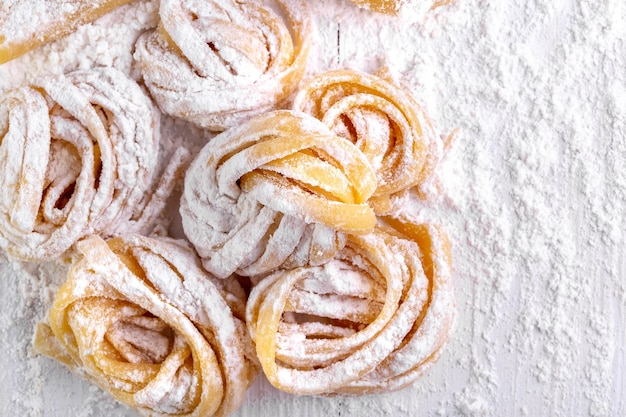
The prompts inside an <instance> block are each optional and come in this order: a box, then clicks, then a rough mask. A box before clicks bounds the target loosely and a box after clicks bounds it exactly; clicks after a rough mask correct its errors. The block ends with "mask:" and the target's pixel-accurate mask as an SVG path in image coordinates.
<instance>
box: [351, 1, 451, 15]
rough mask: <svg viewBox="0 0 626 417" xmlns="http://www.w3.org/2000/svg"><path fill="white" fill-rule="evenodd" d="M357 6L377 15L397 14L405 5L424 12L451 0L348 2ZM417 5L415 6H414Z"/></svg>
mask: <svg viewBox="0 0 626 417" xmlns="http://www.w3.org/2000/svg"><path fill="white" fill-rule="evenodd" d="M350 1H351V2H352V3H354V4H356V5H357V6H359V7H361V8H364V9H368V10H372V11H375V12H378V13H386V14H392V15H394V14H397V13H398V12H399V11H400V9H401V8H402V7H403V6H404V5H405V4H407V3H411V5H412V6H413V7H420V8H421V9H425V11H428V10H433V9H436V8H437V7H440V6H445V5H446V4H450V3H451V2H452V0H434V1H433V0H429V1H425V0H414V1H410V2H407V1H406V0H350ZM415 3H417V4H415Z"/></svg>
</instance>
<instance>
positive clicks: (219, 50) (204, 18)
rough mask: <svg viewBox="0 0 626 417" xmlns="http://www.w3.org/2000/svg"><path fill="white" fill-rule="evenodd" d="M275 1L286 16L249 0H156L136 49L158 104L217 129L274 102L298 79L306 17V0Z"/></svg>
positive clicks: (272, 106)
mask: <svg viewBox="0 0 626 417" xmlns="http://www.w3.org/2000/svg"><path fill="white" fill-rule="evenodd" d="M272 3H273V4H275V5H277V6H279V7H280V9H281V10H282V12H283V14H284V16H285V20H283V19H281V17H279V15H278V14H277V13H275V12H274V11H272V9H270V8H266V7H264V6H263V5H262V2H257V1H252V0H249V1H247V0H244V1H235V0H226V1H219V2H218V1H203V2H198V1H191V0H161V5H160V10H159V14H160V17H161V23H160V25H159V28H158V29H157V30H155V31H152V32H149V33H146V34H144V35H143V36H142V37H140V38H139V40H138V42H137V45H136V53H135V58H136V60H137V62H138V65H139V68H140V70H141V72H142V74H143V78H144V80H145V83H146V85H147V86H148V88H149V90H150V92H151V93H152V96H153V97H154V99H155V100H156V101H157V103H158V105H159V107H160V108H161V110H163V111H164V112H165V113H167V114H170V115H173V116H177V117H180V118H182V119H185V120H188V121H190V122H193V123H195V124H197V125H199V126H201V127H204V128H207V129H210V130H214V131H222V130H225V129H227V128H229V127H232V126H235V125H238V124H240V123H242V122H244V121H246V120H248V119H250V118H251V117H253V116H255V115H258V114H261V113H264V112H267V111H270V110H274V109H277V108H279V107H280V106H281V105H282V103H283V102H284V101H285V99H286V98H287V97H288V96H289V95H290V94H291V92H292V91H293V90H294V89H295V88H296V86H297V84H298V83H299V81H300V79H301V78H302V75H303V72H304V69H305V64H306V57H307V55H308V52H309V48H310V39H311V36H310V32H311V23H310V21H309V18H308V16H307V13H306V7H305V6H306V4H305V2H304V1H301V0H294V1H291V0H289V1H282V0H276V1H273V2H272Z"/></svg>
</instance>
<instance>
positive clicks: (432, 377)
mask: <svg viewBox="0 0 626 417" xmlns="http://www.w3.org/2000/svg"><path fill="white" fill-rule="evenodd" d="M416 1H417V0H416ZM308 3H309V5H310V6H311V10H312V12H313V13H314V22H315V24H316V29H315V31H316V39H315V40H314V46H313V48H312V51H311V57H310V61H309V64H308V73H309V75H314V74H317V73H319V72H321V71H324V70H326V69H331V68H342V67H350V68H354V69H360V70H366V71H372V72H373V71H375V70H377V69H378V67H379V66H381V65H388V66H390V67H391V70H392V72H393V73H394V74H395V75H396V76H397V77H398V78H400V79H403V80H404V82H405V83H407V85H408V86H409V88H410V89H411V91H412V92H413V94H414V96H415V98H416V99H417V100H418V101H419V102H420V103H421V104H422V105H423V106H424V108H425V110H426V112H427V113H428V114H429V116H430V117H431V118H432V120H433V123H434V124H435V127H436V129H437V130H438V131H439V132H440V133H442V134H448V133H449V132H451V131H452V130H453V129H454V128H457V127H458V128H460V135H459V136H458V137H457V139H456V140H455V142H454V143H453V145H452V148H451V150H450V152H449V153H448V155H447V157H446V159H445V160H444V161H443V162H442V164H441V165H440V166H439V168H438V170H439V177H440V179H441V182H442V184H443V193H442V195H441V197H440V199H439V201H438V202H437V203H436V204H432V205H430V206H422V205H417V204H414V205H413V206H412V207H411V210H414V211H416V212H418V213H419V214H418V217H419V218H420V219H423V220H425V221H438V222H440V223H442V224H443V225H444V227H445V228H446V229H447V230H448V232H449V234H450V238H451V241H452V244H453V247H452V254H453V261H454V284H455V287H456V299H457V308H458V314H457V321H456V328H455V332H454V333H453V335H452V339H451V341H450V343H449V344H448V346H447V348H446V349H445V351H444V353H443V355H442V357H441V359H440V360H439V362H438V363H437V364H436V365H435V366H434V367H433V368H432V369H431V370H430V371H429V372H428V374H427V375H426V376H425V377H423V378H422V379H421V380H419V381H418V382H417V384H416V385H415V387H413V388H409V389H406V390H403V391H400V392H397V393H393V394H388V395H382V396H369V397H355V398H344V397H335V398H317V397H306V396H303V397H294V396H290V395H287V394H283V393H279V392H277V391H276V390H275V389H274V388H272V387H271V386H270V385H269V384H268V383H267V382H266V381H265V380H264V379H263V378H262V377H259V378H258V380H257V382H256V383H255V385H254V386H253V388H252V389H251V390H250V391H249V392H248V395H247V399H246V401H245V402H244V405H243V407H242V409H241V410H240V411H239V412H237V413H235V415H239V416H256V417H260V416H272V417H277V416H280V417H282V416H291V415H298V416H303V417H306V416H319V415H328V416H332V415H341V416H365V415H367V416H381V415H383V416H384V415H387V416H567V417H571V416H594V417H599V416H613V417H617V416H624V415H626V352H625V350H624V349H625V347H626V330H625V327H626V326H625V322H626V257H625V256H624V255H625V254H626V249H625V247H626V238H625V236H626V233H625V229H626V26H625V23H624V22H626V3H624V2H623V1H621V0H605V1H596V0H576V1H575V0H550V1H546V0H534V1H532V0H525V1H514V0H500V1H489V0H457V1H456V3H454V4H453V5H451V6H446V7H441V8H439V9H437V10H436V11H435V12H434V13H432V14H430V15H428V16H426V17H425V19H420V18H418V17H416V16H411V14H410V13H405V14H404V16H405V17H404V20H400V19H399V18H397V17H387V16H380V15H374V14H372V13H371V12H367V11H363V10H359V9H357V8H356V7H355V6H354V5H353V4H352V3H351V2H349V1H347V0H321V1H316V2H313V1H309V2H308ZM409 5H410V2H409ZM407 16H411V17H410V18H409V17H407ZM418 20H419V22H418ZM155 22H156V2H155V1H148V0H143V1H136V2H133V3H131V4H130V5H127V6H124V7H123V8H122V9H121V10H119V11H118V12H115V13H113V14H112V15H108V16H105V17H104V18H102V19H100V20H99V21H97V22H96V23H95V24H93V25H88V26H84V27H81V28H80V29H79V30H78V31H77V32H76V33H75V34H74V35H71V36H70V37H68V38H66V39H63V40H60V41H58V42H56V43H54V44H51V45H47V46H44V47H42V48H40V49H38V50H36V51H33V52H31V53H29V54H27V55H25V56H23V57H21V58H19V59H18V60H15V61H11V62H9V63H7V64H4V65H1V66H0V91H2V90H5V89H7V88H10V87H14V86H17V85H19V84H20V83H22V82H23V81H24V80H27V79H29V78H31V77H33V76H36V75H40V74H43V73H46V72H49V71H51V72H63V71H69V70H72V69H76V68H87V67H89V66H91V65H94V64H95V65H113V66H116V67H118V68H119V69H122V70H123V71H126V72H129V73H130V74H131V75H133V76H134V77H135V78H138V73H137V71H136V70H135V68H134V67H133V63H132V62H133V61H132V50H131V49H130V47H131V46H132V44H133V42H134V39H136V37H137V35H138V33H139V31H141V30H145V29H147V28H149V27H152V26H153V25H154V24H155ZM162 127H163V131H164V138H163V146H164V147H168V146H169V147H170V149H171V148H173V147H175V146H177V145H178V144H180V143H181V142H182V141H183V140H184V141H185V142H186V143H187V145H188V146H189V147H190V148H191V149H192V150H196V151H197V149H198V148H199V146H200V145H201V142H202V140H206V138H204V139H203V138H202V137H201V135H198V130H197V129H195V128H192V127H190V126H188V125H186V124H185V123H182V122H178V121H174V120H172V119H165V120H164V121H163V125H162ZM62 274H63V267H61V266H57V265H52V264H41V265H38V264H18V263H15V262H10V261H8V260H7V259H6V258H4V257H2V261H1V264H0V350H1V351H2V354H1V355H0V370H1V371H0V384H1V385H2V387H3V389H2V390H0V415H3V416H5V415H6V416H29V417H30V416H33V417H39V416H46V417H60V416H67V415H72V416H76V417H102V416H111V415H115V416H134V415H135V414H134V413H133V412H132V411H130V410H128V409H127V408H126V407H125V406H122V405H119V404H116V403H115V402H114V401H113V400H111V399H110V398H109V397H108V396H107V395H106V394H104V393H103V392H101V391H100V390H99V389H97V388H94V387H93V386H91V385H89V384H88V383H87V382H83V381H82V380H80V379H79V378H77V377H75V376H73V375H71V374H70V373H69V372H68V371H67V370H66V369H65V368H63V367H62V366H61V365H59V364H57V363H55V362H53V361H52V360H50V359H48V358H45V357H41V356H37V355H34V354H33V353H32V349H31V344H32V336H33V332H34V328H35V324H36V323H37V322H38V321H39V320H41V319H42V318H44V315H45V312H46V310H47V308H48V306H49V305H50V303H51V302H52V299H53V296H54V291H55V289H56V288H57V287H58V286H59V285H60V283H61V281H62V280H63V278H62Z"/></svg>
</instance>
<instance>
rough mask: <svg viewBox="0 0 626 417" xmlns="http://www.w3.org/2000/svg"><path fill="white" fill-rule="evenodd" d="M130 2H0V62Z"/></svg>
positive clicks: (105, 0) (61, 35)
mask: <svg viewBox="0 0 626 417" xmlns="http://www.w3.org/2000/svg"><path fill="white" fill-rule="evenodd" d="M130 1H131V0H91V1H72V2H67V1H64V2H59V1H49V0H46V1H44V0H41V1H38V2H35V1H10V2H9V1H4V0H3V1H0V64H3V63H4V62H7V61H9V60H11V59H14V58H17V57H19V56H20V55H23V54H25V53H26V52H28V51H30V50H32V49H35V48H37V47H39V46H41V45H43V44H45V43H46V42H51V41H54V40H56V39H59V38H61V37H63V36H65V35H68V34H69V33H71V32H73V31H74V30H76V29H77V28H78V27H79V26H80V25H82V24H85V23H89V22H92V21H94V20H96V19H97V18H99V17H100V16H102V15H104V14H106V13H108V12H110V11H112V10H114V9H115V8H117V7H120V6H122V5H124V4H126V3H129V2H130Z"/></svg>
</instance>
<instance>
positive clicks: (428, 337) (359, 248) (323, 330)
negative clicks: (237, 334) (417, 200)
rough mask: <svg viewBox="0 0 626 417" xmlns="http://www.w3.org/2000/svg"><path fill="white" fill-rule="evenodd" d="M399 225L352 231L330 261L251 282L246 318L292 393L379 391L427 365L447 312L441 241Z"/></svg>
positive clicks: (267, 362) (273, 375)
mask: <svg viewBox="0 0 626 417" xmlns="http://www.w3.org/2000/svg"><path fill="white" fill-rule="evenodd" d="M400 225H401V227H399V230H401V231H402V232H398V231H397V230H394V229H392V228H390V227H388V226H384V227H383V226H381V228H379V229H376V230H375V231H374V232H373V233H371V234H368V235H364V236H350V237H349V238H348V243H347V245H346V247H345V248H344V249H343V250H342V251H341V252H338V254H337V256H336V257H335V259H334V260H333V261H331V262H328V263H326V264H325V265H322V266H315V267H302V268H297V269H293V270H288V271H287V270H280V271H278V272H275V273H273V274H270V275H269V276H267V277H265V278H264V279H263V280H261V281H260V282H259V283H257V284H256V286H255V287H254V288H253V289H252V292H251V294H250V297H249V299H248V302H247V306H246V322H247V324H248V329H249V331H250V334H251V336H252V339H253V341H254V342H255V345H256V351H257V355H258V358H259V360H260V362H261V366H262V368H263V371H264V373H265V375H266V376H267V378H268V380H269V381H270V383H272V385H274V386H275V387H276V388H278V389H280V390H283V391H286V392H290V393H295V394H315V395H317V394H329V395H330V394H342V395H357V394H358V395H360V394H373V393H383V392H389V391H393V390H398V389H401V388H403V387H405V386H407V385H409V384H411V383H413V382H414V381H415V379H416V378H418V377H419V376H420V375H422V374H423V373H424V372H425V371H426V370H427V369H428V368H430V366H431V365H432V364H433V363H434V362H435V360H436V359H437V358H438V357H439V355H440V352H441V348H442V346H443V345H444V343H445V341H446V340H447V339H448V335H449V332H450V328H451V324H452V321H453V318H454V298H453V290H452V283H451V278H450V274H451V271H450V269H451V268H450V258H449V248H448V241H447V237H446V235H445V233H444V232H443V231H442V230H441V229H440V228H438V227H435V226H431V225H411V226H404V225H402V224H400ZM395 226H397V225H395ZM403 228H407V229H408V230H409V231H410V232H411V233H413V234H410V233H406V234H405V231H404V229H403ZM413 238H416V239H417V241H416V243H417V244H419V248H418V245H417V244H416V243H415V242H413V241H411V239H413Z"/></svg>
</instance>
